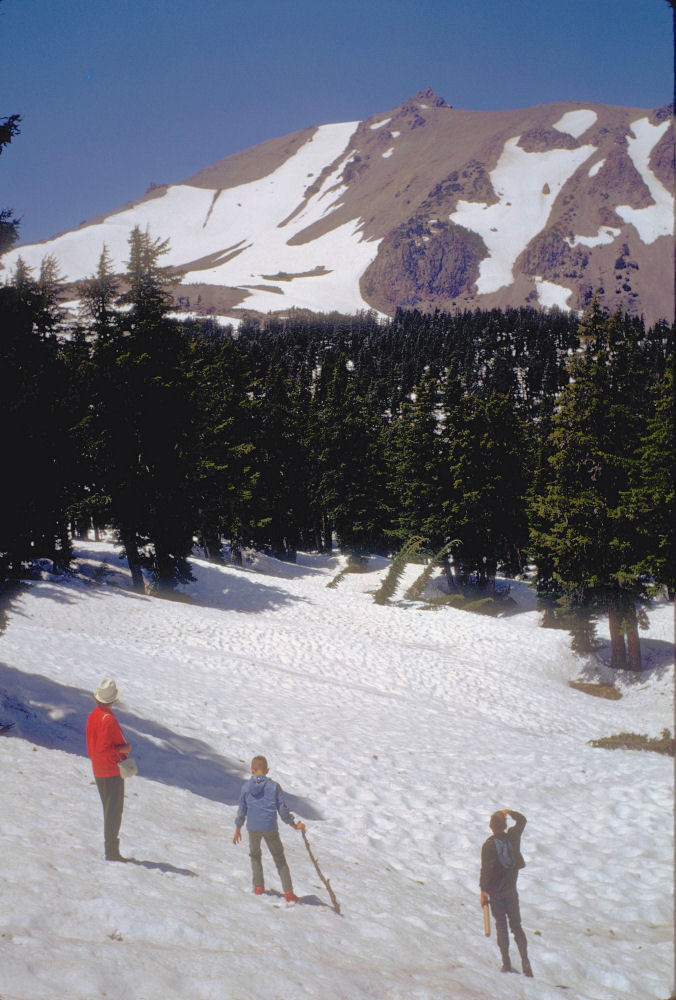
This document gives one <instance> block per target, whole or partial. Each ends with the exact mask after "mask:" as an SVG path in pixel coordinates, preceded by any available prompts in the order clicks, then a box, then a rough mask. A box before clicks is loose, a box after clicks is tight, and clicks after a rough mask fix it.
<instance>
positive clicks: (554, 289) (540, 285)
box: [535, 275, 573, 312]
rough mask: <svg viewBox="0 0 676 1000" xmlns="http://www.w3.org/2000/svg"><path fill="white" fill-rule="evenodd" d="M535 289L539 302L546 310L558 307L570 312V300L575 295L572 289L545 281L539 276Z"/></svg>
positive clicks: (536, 278)
mask: <svg viewBox="0 0 676 1000" xmlns="http://www.w3.org/2000/svg"><path fill="white" fill-rule="evenodd" d="M535 287H536V290H537V295H538V302H539V303H540V305H541V306H543V307H544V308H545V309H551V308H552V307H553V306H556V307H557V308H559V309H562V310H564V312H570V306H569V305H568V299H569V298H570V296H571V295H572V294H573V293H572V292H571V290H570V288H566V287H565V286H564V285H557V284H556V283H555V282H553V281H545V279H544V278H542V277H540V276H538V275H536V276H535Z"/></svg>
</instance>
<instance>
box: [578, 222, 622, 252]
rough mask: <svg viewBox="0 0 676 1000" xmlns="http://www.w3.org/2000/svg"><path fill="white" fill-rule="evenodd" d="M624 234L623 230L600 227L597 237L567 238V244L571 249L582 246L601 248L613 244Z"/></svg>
mask: <svg viewBox="0 0 676 1000" xmlns="http://www.w3.org/2000/svg"><path fill="white" fill-rule="evenodd" d="M621 232H622V230H621V229H614V228H613V227H612V226H600V227H599V231H598V233H597V234H596V236H573V238H572V239H570V237H566V243H568V245H569V246H571V247H576V246H579V245H582V246H584V247H601V246H606V245H607V244H609V243H613V242H614V241H615V240H616V239H617V237H618V236H619V235H620V233H621Z"/></svg>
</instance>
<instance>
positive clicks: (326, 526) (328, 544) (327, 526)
mask: <svg viewBox="0 0 676 1000" xmlns="http://www.w3.org/2000/svg"><path fill="white" fill-rule="evenodd" d="M322 549H323V551H324V552H328V553H329V555H330V554H331V552H332V551H333V534H332V529H331V522H330V520H329V518H328V517H327V516H326V514H322Z"/></svg>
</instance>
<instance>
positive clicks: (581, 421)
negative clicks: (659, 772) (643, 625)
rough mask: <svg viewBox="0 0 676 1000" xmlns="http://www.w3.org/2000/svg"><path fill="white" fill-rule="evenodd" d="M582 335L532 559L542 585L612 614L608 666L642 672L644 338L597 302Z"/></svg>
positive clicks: (555, 424)
mask: <svg viewBox="0 0 676 1000" xmlns="http://www.w3.org/2000/svg"><path fill="white" fill-rule="evenodd" d="M580 332H581V340H582V343H583V345H584V346H583V348H582V350H581V352H580V353H579V354H578V355H575V356H573V358H572V359H571V362H570V382H569V384H568V386H566V388H565V389H564V390H563V392H562V393H561V396H560V398H559V401H558V407H557V411H556V413H555V414H554V417H553V419H552V431H551V434H550V440H549V447H550V450H551V457H550V458H549V464H550V466H551V475H550V479H549V482H547V483H546V485H544V486H543V488H542V489H541V491H540V492H539V494H538V495H537V496H536V497H535V498H534V500H533V503H532V505H531V523H532V530H531V540H532V548H533V555H534V558H535V561H536V562H537V564H538V580H539V583H540V585H541V586H543V585H544V586H549V587H550V588H553V589H558V590H559V591H561V592H563V593H565V594H567V595H568V596H569V598H570V599H571V600H572V601H573V602H574V603H577V604H578V605H583V606H584V605H586V606H591V607H593V606H599V607H602V608H603V609H604V610H606V611H607V613H608V615H609V624H610V630H611V656H612V665H613V666H614V667H624V666H625V665H626V663H627V653H629V657H630V659H629V666H630V667H631V668H632V669H640V652H639V645H638V635H637V622H636V600H637V599H638V598H640V597H642V596H644V595H645V593H646V582H645V580H644V579H643V578H642V577H641V575H640V574H639V573H638V572H637V564H638V562H639V560H640V545H639V541H638V540H639V536H638V534H637V531H636V525H635V523H634V521H633V518H632V516H631V514H630V512H629V509H628V507H627V505H626V503H625V498H626V494H627V491H629V490H630V489H631V485H632V482H633V481H635V476H636V458H635V456H636V454H637V451H638V448H639V443H640V441H641V438H642V436H643V433H644V414H645V412H646V408H647V404H648V399H649V394H648V385H647V383H648V371H647V370H646V365H645V359H644V357H643V356H642V351H641V343H642V336H641V334H642V330H641V329H640V327H637V326H636V325H635V323H633V322H632V321H631V320H629V319H628V318H626V317H621V316H619V315H615V316H608V315H607V314H605V313H603V312H601V310H600V309H599V308H598V306H596V305H595V304H594V305H593V306H592V307H591V309H590V310H589V312H588V314H587V315H586V317H585V319H584V321H583V322H582V324H581V327H580ZM625 637H626V639H625Z"/></svg>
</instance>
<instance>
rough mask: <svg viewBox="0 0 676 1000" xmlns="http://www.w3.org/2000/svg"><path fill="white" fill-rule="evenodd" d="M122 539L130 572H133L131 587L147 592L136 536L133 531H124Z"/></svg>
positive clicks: (137, 590) (140, 592)
mask: <svg viewBox="0 0 676 1000" xmlns="http://www.w3.org/2000/svg"><path fill="white" fill-rule="evenodd" d="M121 539H122V544H123V545H124V551H125V552H126V555H127V563H128V564H129V572H130V573H131V589H132V590H135V591H136V592H137V593H139V594H145V592H146V588H145V584H144V582H143V573H142V572H141V559H140V557H139V554H138V546H137V544H136V536H135V535H134V533H133V532H131V531H129V532H124V533H122V534H121Z"/></svg>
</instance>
